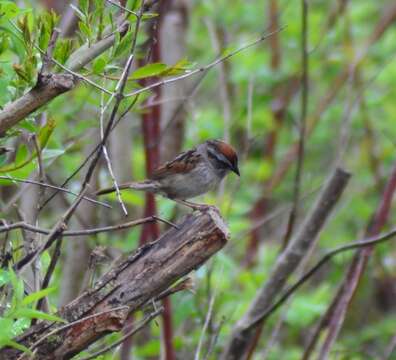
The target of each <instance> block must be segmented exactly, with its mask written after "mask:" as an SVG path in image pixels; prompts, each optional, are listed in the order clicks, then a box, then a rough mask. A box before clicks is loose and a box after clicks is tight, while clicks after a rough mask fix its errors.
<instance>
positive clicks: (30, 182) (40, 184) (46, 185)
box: [0, 176, 112, 209]
mask: <svg viewBox="0 0 396 360" xmlns="http://www.w3.org/2000/svg"><path fill="white" fill-rule="evenodd" d="M0 179H1V180H9V181H12V182H14V181H15V182H19V183H26V184H33V185H37V186H43V187H47V188H49V189H54V190H58V191H63V192H65V193H67V194H71V195H74V196H78V194H77V193H75V192H73V191H71V190H69V189H66V188H63V187H60V186H55V185H51V184H47V183H44V182H40V181H35V180H30V179H19V178H15V177H10V176H0ZM83 199H84V200H86V201H89V202H91V203H93V204H98V205H101V206H104V207H106V208H109V209H111V208H112V207H111V205H109V204H106V203H104V202H102V201H98V200H95V199H91V198H89V197H87V196H84V197H83Z"/></svg>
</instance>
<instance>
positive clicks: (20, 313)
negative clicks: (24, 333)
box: [10, 308, 66, 323]
mask: <svg viewBox="0 0 396 360" xmlns="http://www.w3.org/2000/svg"><path fill="white" fill-rule="evenodd" d="M11 315H12V317H14V318H21V317H26V318H28V319H42V320H48V321H57V322H64V323H65V322H66V320H63V319H62V318H60V317H59V316H56V315H51V314H47V313H45V312H42V311H39V310H35V309H28V308H20V309H16V310H14V311H13V312H12V313H11V314H10V316H11Z"/></svg>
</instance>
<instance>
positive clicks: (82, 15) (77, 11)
mask: <svg viewBox="0 0 396 360" xmlns="http://www.w3.org/2000/svg"><path fill="white" fill-rule="evenodd" d="M70 7H71V8H72V9H73V10H74V12H75V13H76V15H77V16H78V17H79V18H80V20H81V21H83V22H86V21H87V17H86V16H85V14H84V13H83V12H82V11H81V10H80V9H79V8H78V7H77V6H75V5H73V4H70Z"/></svg>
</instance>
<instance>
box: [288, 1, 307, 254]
mask: <svg viewBox="0 0 396 360" xmlns="http://www.w3.org/2000/svg"><path fill="white" fill-rule="evenodd" d="M301 5H302V6H301V8H302V14H301V17H302V33H301V53H302V76H301V117H300V124H299V139H298V150H297V165H296V174H295V178H294V189H293V192H294V196H293V207H292V210H291V212H290V216H289V220H288V224H287V228H286V234H285V237H284V239H283V249H285V248H286V246H287V244H288V243H289V240H290V237H291V235H292V233H293V228H294V224H295V222H296V218H297V213H298V207H299V202H300V192H301V178H302V174H303V166H304V152H305V132H306V121H307V109H308V90H309V89H308V87H309V79H308V71H309V63H308V45H307V38H308V1H307V0H301Z"/></svg>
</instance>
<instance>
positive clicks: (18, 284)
mask: <svg viewBox="0 0 396 360" xmlns="http://www.w3.org/2000/svg"><path fill="white" fill-rule="evenodd" d="M8 272H9V274H10V280H11V285H12V289H13V293H12V300H11V309H15V308H16V307H17V306H18V305H19V304H20V303H21V301H22V299H23V293H24V286H23V281H22V279H19V278H18V277H17V275H16V274H15V272H14V270H13V269H12V267H10V268H9V270H8Z"/></svg>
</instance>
